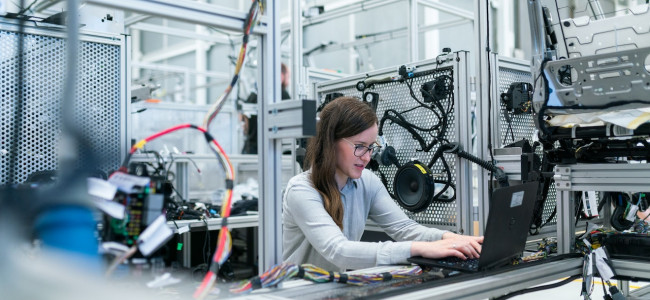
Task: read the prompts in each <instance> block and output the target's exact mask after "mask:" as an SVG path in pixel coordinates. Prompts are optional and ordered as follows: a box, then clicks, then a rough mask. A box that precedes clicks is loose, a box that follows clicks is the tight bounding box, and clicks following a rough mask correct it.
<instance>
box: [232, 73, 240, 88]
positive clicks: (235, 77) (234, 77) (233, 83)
mask: <svg viewBox="0 0 650 300" xmlns="http://www.w3.org/2000/svg"><path fill="white" fill-rule="evenodd" d="M237 79H239V74H235V76H233V77H232V81H231V82H230V86H235V85H236V84H237Z"/></svg>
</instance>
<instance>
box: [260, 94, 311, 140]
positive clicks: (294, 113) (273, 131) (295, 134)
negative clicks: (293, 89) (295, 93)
mask: <svg viewBox="0 0 650 300" xmlns="http://www.w3.org/2000/svg"><path fill="white" fill-rule="evenodd" d="M265 114H266V115H265V116H264V117H265V118H267V120H268V122H267V123H266V128H264V130H265V131H266V132H267V134H268V136H269V138H271V139H282V138H300V137H306V136H313V135H315V134H316V101H315V100H287V101H282V102H278V103H273V104H269V105H268V107H267V110H266V112H265Z"/></svg>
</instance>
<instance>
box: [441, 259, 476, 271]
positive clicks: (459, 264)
mask: <svg viewBox="0 0 650 300" xmlns="http://www.w3.org/2000/svg"><path fill="white" fill-rule="evenodd" d="M437 261H438V263H440V264H442V265H445V266H449V267H454V268H457V269H465V270H478V258H468V259H467V260H462V259H460V258H458V257H455V256H451V257H445V258H442V259H438V260H437Z"/></svg>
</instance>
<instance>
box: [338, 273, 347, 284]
mask: <svg viewBox="0 0 650 300" xmlns="http://www.w3.org/2000/svg"><path fill="white" fill-rule="evenodd" d="M339 282H340V283H348V274H341V276H340V277H339Z"/></svg>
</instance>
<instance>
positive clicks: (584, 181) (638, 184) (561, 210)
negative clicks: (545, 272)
mask: <svg viewBox="0 0 650 300" xmlns="http://www.w3.org/2000/svg"><path fill="white" fill-rule="evenodd" d="M555 174H556V175H555V185H556V187H555V188H556V190H557V205H558V210H557V212H558V214H557V241H558V248H557V249H558V253H560V254H562V253H570V252H571V251H572V250H573V239H574V236H575V231H576V227H575V223H574V221H575V216H574V215H573V212H574V211H575V210H574V209H575V203H574V201H573V192H574V191H607V192H647V189H648V182H650V164H575V165H558V166H556V167H555Z"/></svg>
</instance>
